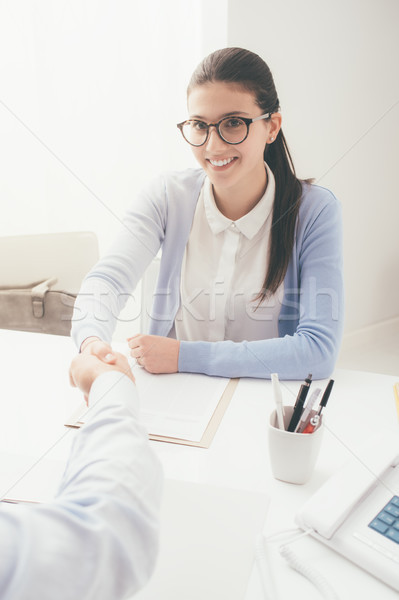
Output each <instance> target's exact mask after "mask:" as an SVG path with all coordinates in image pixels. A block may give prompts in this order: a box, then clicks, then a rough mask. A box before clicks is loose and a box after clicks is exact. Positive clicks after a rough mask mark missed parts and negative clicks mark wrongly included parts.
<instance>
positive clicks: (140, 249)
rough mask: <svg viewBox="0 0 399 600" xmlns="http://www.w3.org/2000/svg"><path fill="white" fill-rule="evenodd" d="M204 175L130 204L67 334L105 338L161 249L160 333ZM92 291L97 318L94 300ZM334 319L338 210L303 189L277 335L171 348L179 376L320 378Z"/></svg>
mask: <svg viewBox="0 0 399 600" xmlns="http://www.w3.org/2000/svg"><path fill="white" fill-rule="evenodd" d="M204 177H205V174H204V172H203V171H202V170H201V169H189V170H186V171H182V172H170V173H167V174H164V175H162V176H160V177H158V178H157V179H155V180H154V181H153V182H152V183H151V184H150V185H149V186H148V187H147V188H146V189H145V190H144V191H143V192H142V193H141V194H140V195H139V196H138V198H137V199H136V200H135V202H134V203H133V204H132V205H131V207H130V208H129V210H128V211H127V214H126V216H125V219H124V222H123V227H122V228H121V231H120V233H119V235H118V237H117V239H116V241H115V242H114V244H113V245H112V247H111V249H110V252H109V253H108V254H107V256H105V257H104V258H103V259H101V260H100V261H99V262H98V263H97V265H95V267H94V268H93V269H92V271H91V272H90V273H89V274H88V275H87V277H86V278H85V280H84V282H83V285H82V289H81V292H80V294H79V296H78V298H77V301H76V304H75V313H74V318H73V326H72V333H71V334H72V337H73V339H74V341H75V343H76V344H77V346H78V347H80V344H81V343H82V341H83V340H84V339H85V338H86V337H88V336H90V335H96V336H98V337H100V338H101V339H103V340H106V341H110V340H111V337H112V333H113V331H114V328H115V324H116V317H117V316H118V314H119V312H120V310H121V308H122V307H123V305H124V303H125V300H126V297H127V295H128V294H130V293H131V292H132V291H133V290H134V288H135V287H136V285H137V283H138V281H139V280H140V279H141V277H142V275H143V273H144V271H145V269H146V268H147V266H148V265H149V264H150V262H151V260H152V259H153V258H154V256H155V255H156V254H157V252H158V250H159V249H160V247H161V246H162V257H161V263H160V273H159V279H158V283H157V288H156V291H155V295H154V302H153V309H152V315H151V320H150V327H149V333H152V334H156V335H162V336H167V335H168V334H169V333H170V331H171V329H172V327H173V324H174V319H175V316H176V313H177V310H178V308H179V303H180V273H181V266H182V259H183V254H184V249H185V246H186V243H187V240H188V236H189V234H190V229H191V224H192V220H193V217H194V211H195V207H196V204H197V201H198V197H199V194H200V190H201V187H202V185H203V181H204ZM99 293H101V294H102V295H101V299H102V303H101V305H102V308H101V314H98V313H99V305H98V300H97V304H96V300H95V295H97V298H98V294H99ZM343 317H344V299H343V281H342V223H341V209H340V205H339V203H338V201H337V199H336V198H335V197H334V195H333V194H332V193H331V192H330V191H328V190H326V189H324V188H322V187H319V186H316V185H308V184H303V197H302V201H301V206H300V210H299V216H298V222H297V227H296V234H295V242H294V247H293V251H292V256H291V260H290V262H289V265H288V270H287V273H286V276H285V279H284V298H283V303H282V308H281V311H280V315H279V324H278V325H279V337H278V338H274V339H266V340H259V341H250V342H247V341H242V342H231V341H220V342H201V341H196V342H187V341H182V342H181V343H180V353H179V371H183V372H196V373H206V374H208V375H219V376H226V377H261V378H270V374H271V373H278V374H279V377H280V378H281V379H303V378H304V377H306V375H307V374H308V373H312V374H313V378H315V379H319V378H325V377H328V376H329V375H330V374H331V372H332V370H333V368H334V364H335V360H336V357H337V353H338V350H339V345H340V342H341V337H342V330H343Z"/></svg>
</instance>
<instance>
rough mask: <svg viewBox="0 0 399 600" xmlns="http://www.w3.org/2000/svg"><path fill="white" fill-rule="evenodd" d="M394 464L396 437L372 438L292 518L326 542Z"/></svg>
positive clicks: (397, 456)
mask: <svg viewBox="0 0 399 600" xmlns="http://www.w3.org/2000/svg"><path fill="white" fill-rule="evenodd" d="M398 464H399V436H398V434H396V435H393V434H392V436H389V435H388V436H387V434H386V433H385V434H384V436H378V437H377V438H376V437H375V438H374V439H373V441H372V442H371V443H369V444H367V446H366V447H364V448H363V449H362V450H361V451H360V452H356V456H355V455H353V456H352V457H351V459H350V461H349V462H348V463H347V464H346V465H345V466H343V467H342V469H340V470H339V471H337V472H336V473H335V474H334V475H333V476H332V477H331V478H330V479H328V480H327V482H326V483H325V484H324V485H322V486H321V488H320V489H319V490H318V491H317V492H316V493H315V494H314V495H313V496H312V497H311V498H310V499H309V500H308V501H307V502H306V503H305V504H304V506H303V507H302V508H301V509H300V510H299V512H298V513H297V515H296V517H295V520H296V522H297V524H298V525H299V527H301V529H304V530H307V529H309V528H310V529H312V530H313V531H314V532H315V533H317V534H319V535H321V536H322V537H324V538H326V539H330V538H331V537H332V536H333V535H334V533H335V532H336V531H337V529H338V527H340V526H341V525H342V523H343V522H344V521H345V519H346V518H347V517H348V516H349V514H350V513H351V512H352V510H353V509H354V508H355V507H356V506H357V505H358V504H359V503H360V502H361V501H362V500H363V498H364V497H365V496H367V495H368V494H369V493H370V492H371V490H372V489H373V487H375V486H376V485H377V483H378V481H379V480H380V478H381V476H382V475H383V474H384V473H385V472H386V471H387V470H388V469H389V468H390V467H394V466H396V465H398Z"/></svg>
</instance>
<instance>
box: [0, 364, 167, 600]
mask: <svg viewBox="0 0 399 600" xmlns="http://www.w3.org/2000/svg"><path fill="white" fill-rule="evenodd" d="M89 406H90V407H91V408H90V410H89V411H88V413H87V422H86V424H85V425H84V426H83V427H82V428H81V430H80V431H79V432H78V433H77V434H76V437H75V440H74V444H73V448H72V451H71V455H70V458H69V461H68V465H67V468H66V471H65V474H64V477H63V480H62V483H61V486H60V490H59V493H58V494H57V497H56V499H55V500H54V501H53V502H51V503H49V504H43V505H37V506H27V505H7V504H5V505H4V506H3V507H1V508H0V557H1V558H0V598H1V599H2V600H17V599H18V600H32V598H40V600H47V599H48V600H50V599H51V600H54V599H55V598H56V599H57V600H67V599H68V600H77V599H78V598H79V600H91V599H93V600H94V599H95V600H106V599H107V600H118V599H121V598H127V597H129V596H131V594H133V593H134V592H136V591H137V590H138V589H140V588H141V587H142V586H143V585H144V584H145V583H146V581H147V580H148V578H149V576H150V574H151V573H152V570H153V567H154V564H155V559H156V555H157V546H158V516H159V506H160V497H161V487H162V470H161V467H160V463H159V461H158V459H157V458H156V456H155V454H154V452H153V451H152V449H151V448H150V445H149V442H148V434H147V432H146V431H145V430H144V429H143V428H142V427H141V426H140V424H139V423H138V396H137V392H136V387H135V385H134V384H133V382H132V381H131V380H130V379H129V378H128V377H126V376H125V375H122V374H121V373H119V372H116V371H113V372H109V373H105V374H103V375H101V376H100V377H98V378H97V379H96V380H95V382H94V383H93V385H92V389H91V392H90V398H89Z"/></svg>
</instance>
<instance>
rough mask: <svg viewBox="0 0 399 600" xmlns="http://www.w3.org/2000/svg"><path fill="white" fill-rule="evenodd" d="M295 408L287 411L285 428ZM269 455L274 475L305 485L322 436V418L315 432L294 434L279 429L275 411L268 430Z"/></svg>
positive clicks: (277, 477) (285, 409) (310, 473)
mask: <svg viewBox="0 0 399 600" xmlns="http://www.w3.org/2000/svg"><path fill="white" fill-rule="evenodd" d="M292 413H293V407H292V406H286V407H285V408H284V425H285V427H288V424H289V422H290V419H291V416H292ZM268 430H269V431H268V434H269V456H270V464H271V468H272V472H273V476H274V477H275V478H276V479H280V480H281V481H286V482H288V483H298V484H299V483H306V482H307V481H308V480H309V479H310V477H311V475H312V472H313V469H314V467H315V464H316V461H317V457H318V455H319V451H320V446H321V440H322V437H323V431H324V425H323V417H322V416H321V417H320V422H319V425H318V427H317V429H315V430H314V432H313V433H291V432H289V431H285V430H283V429H279V428H278V425H277V417H276V411H275V410H274V411H273V412H272V413H271V415H270V422H269V428H268Z"/></svg>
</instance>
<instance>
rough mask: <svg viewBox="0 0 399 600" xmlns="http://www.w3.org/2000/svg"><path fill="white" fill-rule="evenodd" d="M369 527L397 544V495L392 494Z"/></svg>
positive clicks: (398, 533)
mask: <svg viewBox="0 0 399 600" xmlns="http://www.w3.org/2000/svg"><path fill="white" fill-rule="evenodd" d="M369 527H370V528H371V529H374V531H378V533H381V535H383V536H385V537H386V538H388V539H390V540H392V541H393V542H395V543H396V544H399V496H393V497H392V498H391V499H390V501H389V502H388V503H387V504H386V505H385V506H384V508H383V509H382V510H381V511H380V512H379V513H378V515H377V516H375V517H374V519H373V520H372V521H371V523H369Z"/></svg>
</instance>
